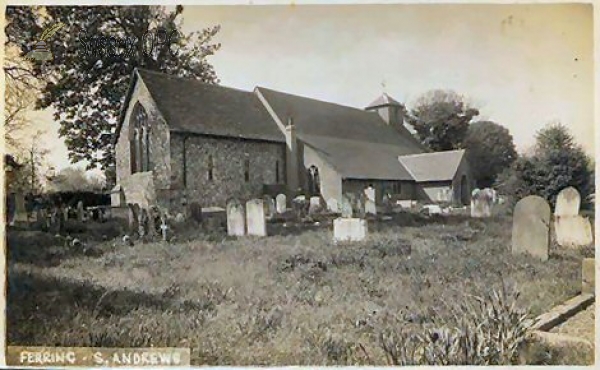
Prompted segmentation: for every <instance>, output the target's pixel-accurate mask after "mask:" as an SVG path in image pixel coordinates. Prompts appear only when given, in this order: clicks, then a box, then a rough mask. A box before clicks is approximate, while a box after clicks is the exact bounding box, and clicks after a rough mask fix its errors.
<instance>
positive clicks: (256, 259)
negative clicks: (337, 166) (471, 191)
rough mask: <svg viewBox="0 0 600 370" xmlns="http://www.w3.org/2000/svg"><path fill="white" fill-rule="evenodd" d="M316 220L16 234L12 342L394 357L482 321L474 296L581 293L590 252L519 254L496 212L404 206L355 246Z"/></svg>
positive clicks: (332, 360) (371, 359)
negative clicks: (129, 233) (234, 231)
mask: <svg viewBox="0 0 600 370" xmlns="http://www.w3.org/2000/svg"><path fill="white" fill-rule="evenodd" d="M319 221H320V224H319V225H318V226H315V225H314V224H312V223H311V224H307V225H305V226H303V227H301V226H299V225H297V224H291V223H290V222H289V221H286V223H285V225H286V226H284V223H283V221H282V222H278V223H273V224H270V225H269V233H270V235H273V236H271V237H268V238H264V239H259V238H240V239H236V238H231V237H228V236H226V235H225V233H224V231H223V230H222V229H221V230H218V231H212V232H206V231H204V232H202V231H200V228H198V227H195V228H192V229H189V230H188V231H187V232H183V231H181V232H180V233H178V235H176V240H175V241H174V242H172V243H170V244H163V243H145V244H144V243H136V245H135V246H133V247H129V246H125V245H124V244H123V243H122V242H120V240H119V239H114V240H109V241H97V242H94V241H92V240H90V241H88V244H90V245H91V246H92V247H93V248H94V250H95V251H96V252H97V253H94V254H93V255H86V254H82V253H75V252H74V251H72V248H70V247H67V246H61V245H58V244H60V243H57V245H54V244H53V242H47V243H46V244H43V245H38V244H36V243H34V242H33V241H31V240H22V238H20V237H19V235H13V237H12V239H11V238H10V237H9V257H10V263H9V295H8V319H7V327H8V334H7V335H8V337H7V341H8V343H9V345H57V346H59V345H60V346H105V347H144V346H159V347H164V346H183V347H189V348H191V353H192V364H193V365H203V364H208V365H361V364H362V365H387V364H390V363H393V362H394V361H391V360H390V350H391V348H395V347H394V346H395V345H396V344H398V342H397V341H398V340H401V341H402V340H407V339H406V338H409V337H410V336H411V335H412V334H413V333H416V334H419V333H421V334H423V333H427V332H428V330H433V329H439V328H446V329H444V330H447V334H448V336H452V335H454V337H455V338H459V339H460V335H458V334H456V333H458V332H457V330H459V331H460V330H461V328H462V329H465V330H466V329H469V328H471V329H473V330H472V331H473V332H475V329H474V327H472V326H465V325H467V324H465V323H460V322H457V321H456V317H457V316H456V312H457V309H459V311H458V312H462V311H460V304H461V303H462V302H465V300H466V299H468V298H466V297H470V296H475V297H486V296H488V297H492V296H493V294H494V291H496V292H498V291H501V290H502V289H503V287H504V286H505V285H506V286H512V287H516V288H517V289H518V290H519V292H520V296H519V297H518V299H515V300H514V302H513V303H514V305H513V306H511V307H513V308H512V309H514V310H518V312H521V310H522V311H523V312H526V313H527V316H528V317H530V318H532V317H534V316H537V315H538V314H541V313H542V312H544V311H546V310H547V309H549V308H550V307H552V306H554V305H556V304H559V303H561V302H562V301H564V300H566V299H567V298H570V297H572V296H574V295H576V294H577V293H578V291H579V290H580V286H581V277H580V274H581V260H582V259H583V258H584V257H590V256H593V247H589V248H583V249H579V250H575V249H561V248H558V247H556V246H555V245H553V247H552V248H551V251H550V254H551V256H550V260H549V261H547V262H540V261H537V260H536V259H534V258H532V257H529V256H513V255H512V254H511V253H510V233H511V219H510V218H508V217H502V216H495V217H494V218H492V219H489V220H477V219H470V218H467V217H465V216H450V217H443V216H432V217H431V218H430V217H426V216H420V215H414V214H406V213H405V214H399V215H397V216H395V217H394V219H393V220H390V221H387V222H373V221H372V222H370V224H369V228H370V231H371V236H370V238H369V239H368V240H367V241H365V242H363V243H359V244H353V245H344V244H342V245H335V244H333V243H332V242H331V237H332V235H331V234H332V233H331V219H330V218H325V219H321V220H319ZM22 250H28V252H27V253H23V252H20V251H22ZM42 251H43V253H44V254H41V253H42ZM36 256H42V257H40V258H45V259H48V258H54V261H55V262H54V263H52V264H48V263H44V261H43V260H41V259H40V258H36ZM490 302H491V301H490ZM511 304H512V303H511ZM484 311H485V310H484ZM484 311H480V314H481V315H483V313H481V312H484ZM511 312H512V311H511ZM515 312H516V311H515ZM464 315H466V313H465V314H464ZM509 316H510V315H509ZM459 317H460V315H459ZM465 317H466V316H465ZM482 317H483V316H482ZM507 317H508V316H507ZM510 317H512V318H514V317H513V316H510ZM511 320H512V319H511ZM49 323H51V324H49ZM469 325H471V324H469ZM400 329H402V331H403V332H406V335H405V336H403V335H404V334H402V333H400V334H399V330H400ZM471 329H469V330H471ZM390 330H392V331H390ZM392 332H394V333H395V334H391V333H392ZM453 333H454V334H453ZM473 335H475V334H473ZM454 337H453V338H454ZM385 338H387V339H385ZM390 338H392V339H390ZM394 338H396V339H394ZM462 338H463V341H464V340H465V339H464V338H465V337H464V336H463V337H462ZM468 338H474V336H468ZM459 339H456V340H459ZM450 342H451V341H450ZM399 348H404V347H402V346H399ZM540 351H541V350H540ZM538 352H539V351H538ZM436 353H437V352H436ZM438 358H439V356H438ZM553 358H555V359H556V356H554V357H553ZM536 361H537V360H536ZM556 361H557V360H554V362H556ZM454 362H456V363H460V362H461V360H460V358H459V359H456V358H455V360H454Z"/></svg>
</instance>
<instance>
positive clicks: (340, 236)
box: [333, 217, 368, 242]
mask: <svg viewBox="0 0 600 370" xmlns="http://www.w3.org/2000/svg"><path fill="white" fill-rule="evenodd" d="M367 235H368V230H367V221H366V220H362V219H360V218H343V217H341V218H336V219H335V220H333V241H334V242H344V241H349V242H356V241H361V240H364V239H365V238H366V237H367Z"/></svg>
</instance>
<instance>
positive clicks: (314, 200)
mask: <svg viewBox="0 0 600 370" xmlns="http://www.w3.org/2000/svg"><path fill="white" fill-rule="evenodd" d="M309 202H310V203H309V205H308V214H310V215H314V214H315V213H319V212H321V208H322V207H321V198H320V197H310V201H309Z"/></svg>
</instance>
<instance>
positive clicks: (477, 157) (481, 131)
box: [463, 121, 517, 188]
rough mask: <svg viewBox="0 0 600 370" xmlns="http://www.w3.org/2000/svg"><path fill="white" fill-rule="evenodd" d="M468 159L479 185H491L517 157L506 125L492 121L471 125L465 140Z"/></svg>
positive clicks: (483, 186)
mask: <svg viewBox="0 0 600 370" xmlns="http://www.w3.org/2000/svg"><path fill="white" fill-rule="evenodd" d="M463 147H464V148H465V149H467V159H468V161H469V165H470V167H471V171H472V173H473V176H474V178H475V180H476V181H477V186H478V187H480V188H485V187H490V186H492V185H493V184H494V182H495V181H496V178H497V176H498V174H500V173H501V172H502V171H504V170H505V169H506V168H508V167H510V165H511V164H512V163H513V162H514V161H515V159H516V158H517V151H516V150H515V144H514V143H513V137H512V135H511V134H510V132H509V131H508V129H506V128H505V127H503V126H501V125H499V124H497V123H494V122H491V121H479V122H474V123H472V124H471V125H470V126H469V129H468V131H467V135H466V137H465V140H464V142H463Z"/></svg>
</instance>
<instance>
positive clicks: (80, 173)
mask: <svg viewBox="0 0 600 370" xmlns="http://www.w3.org/2000/svg"><path fill="white" fill-rule="evenodd" d="M103 187H104V184H103V183H102V181H101V180H100V179H99V178H98V177H93V176H88V175H87V174H86V172H85V170H84V169H83V168H76V167H67V168H65V169H63V170H61V171H60V172H59V173H58V174H56V176H54V177H53V179H52V181H51V182H50V187H49V188H50V190H51V191H56V192H76V191H90V192H100V191H102V188H103Z"/></svg>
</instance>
